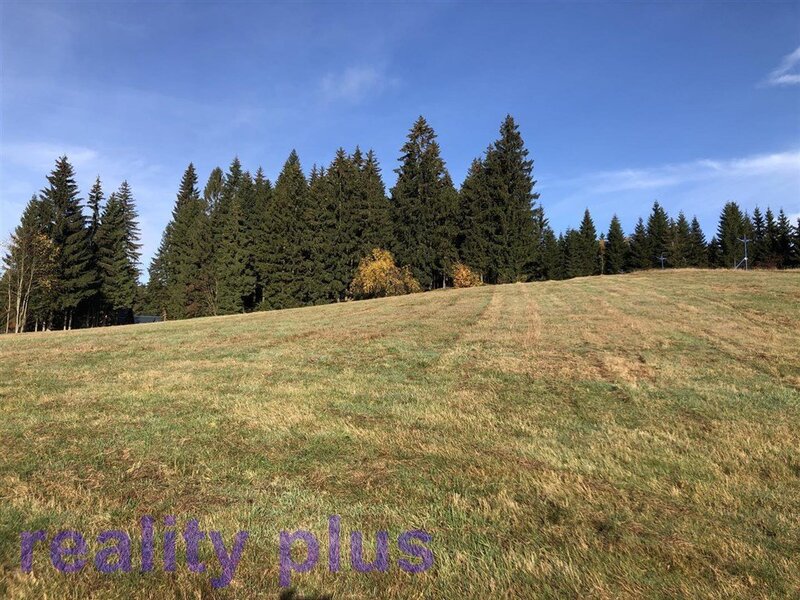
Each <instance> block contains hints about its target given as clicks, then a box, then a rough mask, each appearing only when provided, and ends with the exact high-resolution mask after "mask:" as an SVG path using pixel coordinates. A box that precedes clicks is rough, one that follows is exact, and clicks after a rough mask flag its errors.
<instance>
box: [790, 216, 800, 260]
mask: <svg viewBox="0 0 800 600" xmlns="http://www.w3.org/2000/svg"><path fill="white" fill-rule="evenodd" d="M791 266H792V267H795V268H797V267H800V217H798V218H797V222H796V223H795V224H794V237H793V238H792V262H791Z"/></svg>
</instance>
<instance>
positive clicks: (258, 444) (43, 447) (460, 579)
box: [0, 271, 800, 599]
mask: <svg viewBox="0 0 800 600" xmlns="http://www.w3.org/2000/svg"><path fill="white" fill-rule="evenodd" d="M0 447H1V448H2V454H1V455H0V596H7V597H11V598H86V597H95V598H129V597H140V598H161V597H169V598H172V597H181V598H183V597H185V598H201V597H208V598H211V597H220V598H228V597H236V598H277V597H278V594H279V592H280V591H281V588H280V587H279V585H278V574H279V572H278V571H279V559H278V539H279V537H278V536H279V532H280V531H281V530H283V529H286V530H297V529H306V530H309V531H311V532H313V533H314V534H315V535H316V536H317V537H318V538H319V540H320V560H319V563H318V564H317V566H316V567H315V568H313V569H312V570H310V571H308V572H307V573H293V574H292V585H293V586H295V587H296V591H297V593H298V596H297V597H314V596H315V595H317V594H330V595H332V596H333V597H334V598H453V599H456V598H457V599H461V598H484V597H485V598H535V597H543V598H556V597H559V598H562V597H593V598H639V597H644V596H646V597H656V598H659V597H660V598H675V597H686V598H698V597H718V598H735V597H740V598H772V597H792V596H794V597H798V596H800V272H797V271H795V272H783V273H781V272H753V271H750V272H747V273H745V272H730V271H725V272H721V271H717V272H714V271H666V272H649V273H641V274H634V275H625V276H617V277H594V278H585V279H576V280H571V281H564V282H545V283H535V284H517V285H505V286H494V287H483V288H475V289H468V290H448V291H443V292H434V293H428V294H417V295H413V296H405V297H398V298H389V299H382V300H374V301H365V302H354V303H346V304H340V305H331V306H321V307H314V308H307V309H297V310H286V311H277V312H270V313H257V314H250V315H241V316H231V317H218V318H208V319H200V320H194V321H184V322H172V323H157V324H152V325H137V326H130V327H118V328H107V329H102V330H91V331H73V332H51V333H44V334H26V335H22V336H2V337H0ZM333 514H337V515H340V516H341V518H342V532H343V535H346V533H347V532H350V531H353V530H360V531H362V532H364V536H365V548H366V549H367V551H366V553H367V558H368V559H370V560H371V556H372V554H373V553H374V551H375V550H374V548H375V533H376V532H377V531H379V530H387V531H388V532H389V534H390V541H391V545H390V552H389V558H390V563H389V564H390V568H389V570H388V571H387V572H385V573H376V572H372V573H359V572H355V571H354V570H353V569H352V568H351V567H350V564H349V560H348V558H349V553H348V548H349V545H348V543H347V541H346V539H344V538H343V541H342V570H341V571H340V572H338V573H330V572H328V567H327V560H326V558H327V522H328V521H327V519H328V516H329V515H333ZM143 515H153V516H155V517H157V518H159V519H161V518H162V517H164V516H165V515H175V516H176V517H177V520H178V524H179V525H182V524H183V523H184V522H185V521H186V520H187V519H189V518H197V519H199V520H200V524H201V528H203V529H206V530H207V529H217V530H219V531H221V532H222V534H223V536H224V538H225V540H226V542H227V543H230V540H232V538H233V536H234V534H235V533H236V532H237V531H239V530H247V531H249V533H250V538H249V540H248V542H247V545H246V546H245V550H244V553H243V558H242V560H241V563H240V564H239V567H238V569H237V571H236V575H235V578H234V579H233V581H232V583H231V584H230V586H228V587H227V588H223V589H219V590H215V589H214V588H212V586H211V584H210V576H212V575H216V573H215V572H214V570H215V569H216V565H217V563H216V559H215V558H214V554H213V549H212V548H211V544H210V543H209V542H208V541H206V542H204V545H203V546H202V547H201V548H202V556H203V557H204V558H205V559H208V561H209V572H208V573H191V572H189V571H188V570H187V568H186V565H185V562H184V561H182V560H181V559H180V556H179V561H178V570H177V572H175V573H174V574H165V573H164V572H163V570H162V569H160V567H159V563H158V562H157V563H156V568H155V570H154V571H153V572H152V573H148V574H141V573H138V572H137V571H138V568H139V549H138V543H137V540H138V536H139V526H138V522H139V519H140V518H141V517H142V516H143ZM37 529H43V530H46V531H47V532H48V535H49V536H50V537H52V536H53V535H54V534H55V533H57V532H58V531H59V530H61V529H75V530H78V531H80V532H82V533H84V534H85V535H86V536H87V539H88V541H89V546H90V551H91V552H92V553H93V552H94V551H96V549H98V548H99V547H101V546H100V545H98V544H96V542H95V541H94V536H96V535H97V533H99V532H100V531H102V530H105V529H125V530H127V531H129V532H130V533H131V536H132V538H133V571H132V572H131V573H128V574H123V573H116V574H112V575H106V574H102V573H99V572H97V571H96V570H95V569H94V568H93V567H92V566H90V565H87V567H85V568H84V569H83V570H82V571H80V572H79V573H74V574H62V573H60V572H58V571H56V570H55V569H54V567H53V566H52V565H51V563H50V558H49V554H48V545H47V544H41V545H40V546H38V547H37V549H36V551H35V554H34V563H33V565H34V566H33V572H32V573H31V574H25V573H23V572H22V571H21V570H20V537H19V536H20V532H21V531H24V530H37ZM408 529H424V530H426V531H427V532H429V533H430V534H431V535H432V536H433V541H432V543H431V544H430V547H431V548H432V550H433V552H434V555H435V561H434V565H433V567H432V568H431V569H430V570H428V571H426V572H424V573H419V574H409V573H406V572H404V571H402V570H401V569H399V568H398V566H397V560H398V559H399V558H402V554H401V553H399V552H398V549H397V545H396V540H397V536H398V535H399V534H400V533H402V532H403V531H405V530H408ZM50 537H48V540H49V539H50ZM180 548H181V546H180V544H179V555H180ZM295 550H296V554H295V556H296V560H297V561H300V560H302V558H303V557H304V556H305V553H304V552H303V546H302V545H301V544H298V545H297V546H296V548H295ZM91 556H92V554H90V558H91ZM156 556H157V559H158V557H159V556H160V555H159V554H158V552H157V555H156Z"/></svg>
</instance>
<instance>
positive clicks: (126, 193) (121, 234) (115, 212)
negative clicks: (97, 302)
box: [97, 181, 140, 324]
mask: <svg viewBox="0 0 800 600" xmlns="http://www.w3.org/2000/svg"><path fill="white" fill-rule="evenodd" d="M97 247H98V254H99V262H98V267H99V274H100V290H101V292H102V295H103V299H104V301H105V302H106V303H107V305H108V308H109V309H110V310H111V311H113V313H114V315H113V316H112V317H111V319H110V321H111V323H112V324H115V323H118V322H130V319H131V318H132V316H133V305H134V302H135V301H136V296H137V292H138V279H139V267H138V263H139V248H140V245H139V225H138V222H137V214H136V208H135V206H134V200H133V194H132V193H131V189H130V186H129V185H128V183H127V181H123V182H122V185H120V188H119V190H118V191H116V192H114V193H113V194H111V196H109V198H108V202H107V203H106V205H105V207H104V208H103V212H102V215H101V218H100V223H99V225H98V228H97Z"/></svg>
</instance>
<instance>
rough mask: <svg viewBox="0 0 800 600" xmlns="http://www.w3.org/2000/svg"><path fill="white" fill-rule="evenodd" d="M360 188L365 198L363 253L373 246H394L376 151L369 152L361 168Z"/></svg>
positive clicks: (390, 220) (389, 206)
mask: <svg viewBox="0 0 800 600" xmlns="http://www.w3.org/2000/svg"><path fill="white" fill-rule="evenodd" d="M359 172H360V188H361V193H362V194H363V195H364V198H365V208H366V215H365V223H364V226H363V231H362V235H361V255H362V257H363V256H366V255H367V254H368V253H369V251H371V250H372V249H373V248H390V247H391V246H392V215H391V205H390V204H389V199H388V198H387V197H386V186H385V185H384V183H383V177H382V176H381V168H380V165H379V164H378V159H377V158H376V157H375V153H374V152H373V151H372V150H370V151H369V152H367V158H366V161H364V164H363V166H361V167H360V169H359Z"/></svg>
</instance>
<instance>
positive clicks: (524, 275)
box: [484, 115, 539, 283]
mask: <svg viewBox="0 0 800 600" xmlns="http://www.w3.org/2000/svg"><path fill="white" fill-rule="evenodd" d="M484 167H485V169H486V187H487V191H488V194H489V211H488V212H489V222H490V224H491V229H492V234H493V235H492V240H491V244H490V247H489V269H488V278H489V281H490V282H492V283H496V282H513V281H526V280H528V279H529V278H530V277H531V276H532V274H533V270H534V261H535V251H536V240H537V232H536V231H535V227H534V214H533V208H534V207H533V203H534V202H535V201H536V200H538V198H539V194H536V193H534V192H533V188H534V186H535V184H536V182H535V181H534V180H533V178H532V172H533V161H532V160H528V150H527V149H526V148H525V144H524V142H523V140H522V136H521V135H520V133H519V128H518V126H517V124H516V123H515V122H514V119H513V118H512V117H511V115H508V116H507V117H506V119H505V121H503V124H502V125H501V127H500V138H499V139H498V140H497V141H496V142H495V143H494V144H493V145H492V146H490V147H489V149H488V150H487V152H486V158H485V160H484Z"/></svg>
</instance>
